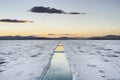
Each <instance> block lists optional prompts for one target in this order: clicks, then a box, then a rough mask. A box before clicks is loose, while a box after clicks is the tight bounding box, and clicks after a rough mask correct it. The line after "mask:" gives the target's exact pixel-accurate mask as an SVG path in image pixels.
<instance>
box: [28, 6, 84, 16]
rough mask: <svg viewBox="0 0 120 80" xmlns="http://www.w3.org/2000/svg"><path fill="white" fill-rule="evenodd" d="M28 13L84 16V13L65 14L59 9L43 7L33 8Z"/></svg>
mask: <svg viewBox="0 0 120 80" xmlns="http://www.w3.org/2000/svg"><path fill="white" fill-rule="evenodd" d="M30 12H34V13H48V14H53V13H56V14H72V15H78V14H85V13H79V12H65V11H63V10H61V9H56V8H50V7H43V6H35V7H33V8H32V9H30Z"/></svg>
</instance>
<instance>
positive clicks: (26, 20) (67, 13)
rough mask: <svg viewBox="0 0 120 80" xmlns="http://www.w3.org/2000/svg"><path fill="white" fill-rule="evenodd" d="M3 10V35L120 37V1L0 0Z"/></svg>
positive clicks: (0, 30)
mask: <svg viewBox="0 0 120 80" xmlns="http://www.w3.org/2000/svg"><path fill="white" fill-rule="evenodd" d="M35 7H37V9H38V10H37V11H38V12H36V11H35V9H34V10H32V9H33V8H35ZM43 8H44V9H43ZM45 9H47V11H46V10H45ZM53 9H54V10H55V11H54V12H53V13H51V11H52V10H53ZM0 10H1V11H0V36H16V35H20V36H31V35H32V36H45V37H59V36H75V37H88V36H104V35H120V0H0ZM41 10H42V11H41ZM59 10H60V11H61V13H59V12H58V11H59ZM71 13H76V14H71Z"/></svg>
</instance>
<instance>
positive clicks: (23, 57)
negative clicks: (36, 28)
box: [0, 40, 58, 80]
mask: <svg viewBox="0 0 120 80" xmlns="http://www.w3.org/2000/svg"><path fill="white" fill-rule="evenodd" d="M57 44H58V41H49V40H31V41H29V40H20V41H19V40H6V41H2V40H1V41H0V80H40V79H41V77H42V76H43V72H44V71H45V69H46V68H47V66H48V64H49V61H50V60H51V57H52V55H53V53H54V49H55V48H56V46H57Z"/></svg>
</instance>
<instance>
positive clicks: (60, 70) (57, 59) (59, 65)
mask: <svg viewBox="0 0 120 80" xmlns="http://www.w3.org/2000/svg"><path fill="white" fill-rule="evenodd" d="M43 80H72V73H71V71H70V68H69V65H68V62H67V60H66V58H65V54H64V50H63V47H62V45H60V44H59V45H58V47H57V48H56V50H55V53H54V55H53V58H52V61H51V65H50V68H49V69H48V71H47V73H46V75H45V76H44V78H43Z"/></svg>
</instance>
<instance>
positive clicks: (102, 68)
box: [62, 40, 120, 80]
mask: <svg viewBox="0 0 120 80" xmlns="http://www.w3.org/2000/svg"><path fill="white" fill-rule="evenodd" d="M62 42H63V46H64V49H65V52H66V57H67V60H68V62H69V65H70V67H71V70H72V73H73V80H120V41H117V40H116V41H114V40H66V41H62Z"/></svg>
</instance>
